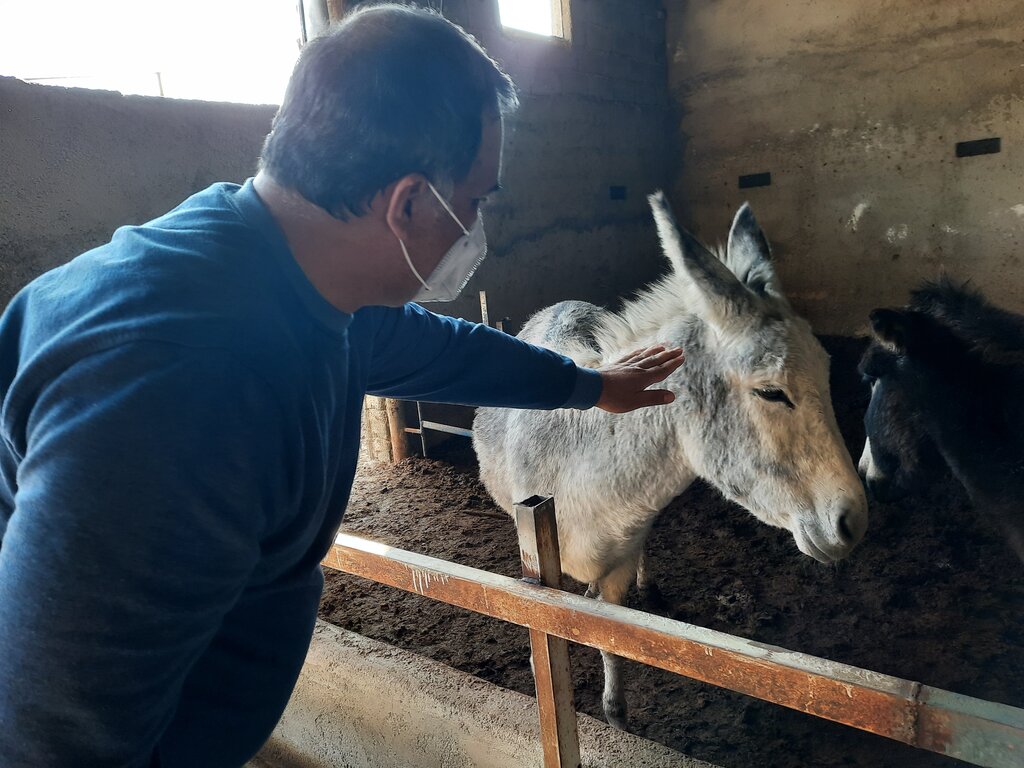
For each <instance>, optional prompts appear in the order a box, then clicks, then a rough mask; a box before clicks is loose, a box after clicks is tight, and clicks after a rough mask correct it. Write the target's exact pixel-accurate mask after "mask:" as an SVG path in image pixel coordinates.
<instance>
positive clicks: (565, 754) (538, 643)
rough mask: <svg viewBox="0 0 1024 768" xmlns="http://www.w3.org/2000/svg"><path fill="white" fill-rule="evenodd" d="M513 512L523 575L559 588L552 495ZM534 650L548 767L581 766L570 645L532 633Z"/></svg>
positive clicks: (537, 632)
mask: <svg viewBox="0 0 1024 768" xmlns="http://www.w3.org/2000/svg"><path fill="white" fill-rule="evenodd" d="M515 509H516V528H517V530H518V532H519V555H520V559H521V560H522V565H523V577H524V578H526V579H528V580H530V581H532V582H534V583H537V584H539V585H541V586H543V587H549V588H553V589H559V590H560V589H561V588H562V560H561V557H560V555H559V552H558V526H557V524H556V522H555V503H554V500H553V499H552V498H551V497H550V496H545V497H539V496H534V497H532V498H530V499H527V500H526V501H524V502H522V503H520V504H516V507H515ZM530 649H531V651H532V652H533V677H534V682H535V683H536V687H537V708H538V710H539V712H540V736H541V742H542V744H543V746H544V768H581V761H580V743H579V733H578V732H577V725H576V705H575V703H574V702H573V692H572V668H571V666H570V663H569V644H568V642H566V641H565V640H564V639H563V638H561V637H555V636H553V635H549V634H547V633H545V632H542V631H541V630H538V629H531V630H530Z"/></svg>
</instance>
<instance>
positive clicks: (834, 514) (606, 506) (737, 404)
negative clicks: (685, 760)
mask: <svg viewBox="0 0 1024 768" xmlns="http://www.w3.org/2000/svg"><path fill="white" fill-rule="evenodd" d="M649 200H650V204H651V208H652V210H653V212H654V219H655V222H656V224H657V228H658V234H659V235H660V237H661V243H662V247H663V249H664V251H665V254H666V255H667V256H668V259H669V261H670V262H671V265H672V271H671V273H670V274H669V275H668V276H666V277H664V278H662V279H661V280H660V281H659V282H657V283H654V284H653V285H650V286H648V287H647V288H646V289H644V290H643V291H641V292H640V293H639V294H638V295H637V296H636V297H635V298H634V299H632V300H631V301H629V302H627V303H626V304H625V305H624V306H623V308H622V309H621V310H619V311H617V312H611V311H608V310H605V309H601V308H600V307H596V306H594V305H593V304H588V303H585V302H581V301H564V302H561V303H559V304H556V305H554V306H552V307H548V308H547V309H543V310H541V311H540V312H538V313H537V314H535V315H534V316H533V317H532V318H530V320H529V321H528V322H527V323H526V325H525V326H524V328H523V330H522V332H521V333H520V334H519V338H521V339H523V340H525V341H529V342H532V343H534V344H539V345H541V346H545V347H548V348H550V349H554V350H557V351H559V352H561V353H563V354H565V355H568V356H569V357H571V358H573V359H574V360H575V361H576V362H577V363H579V364H581V365H586V366H590V367H597V366H599V365H601V364H603V363H605V362H608V361H611V360H615V359H618V358H620V357H621V356H622V355H623V354H624V353H626V352H628V351H630V350H633V349H636V348H639V347H644V346H653V345H655V344H660V343H664V344H669V345H673V346H681V347H682V348H683V349H684V350H685V352H686V362H685V363H684V364H683V366H682V367H681V368H680V369H679V370H678V371H677V372H675V373H674V374H673V375H672V376H671V377H670V378H669V379H668V381H667V382H666V386H667V387H669V388H671V389H673V390H674V391H675V392H676V393H677V396H676V400H675V402H673V403H672V404H670V405H667V406H661V407H657V408H645V409H641V410H639V411H634V412H632V413H627V414H622V415H612V414H609V413H606V412H604V411H601V410H598V409H592V410H589V411H574V410H560V411H515V410H504V409H495V408H482V409H480V410H479V411H478V412H477V415H476V420H475V422H474V425H473V444H474V447H475V449H476V452H477V455H478V457H479V460H480V475H481V478H482V480H483V482H484V484H485V485H486V487H487V490H488V491H489V492H490V494H491V495H492V496H493V497H494V500H495V501H496V502H497V503H498V505H499V506H501V507H502V508H503V509H504V510H505V511H506V512H508V513H509V514H513V505H514V504H515V502H517V501H520V500H523V499H526V498H528V497H529V496H532V495H534V494H552V495H554V497H555V506H556V511H557V518H558V538H559V545H560V547H561V554H562V570H563V571H564V572H565V573H567V574H568V575H570V576H572V577H573V578H575V579H578V580H579V581H581V582H584V583H587V584H589V585H590V594H598V593H599V594H600V597H601V599H602V600H606V601H608V602H611V603H616V604H622V602H623V601H624V599H625V596H626V592H627V591H628V589H629V587H630V585H631V584H632V583H633V581H634V579H636V580H637V582H638V584H639V585H640V586H641V587H642V588H643V587H645V586H647V585H645V584H644V582H645V575H644V573H643V558H642V553H643V547H644V541H645V540H646V538H647V535H648V533H649V532H650V529H651V525H652V524H653V522H654V519H655V518H656V517H657V515H658V513H659V512H660V511H661V510H662V509H663V508H664V507H665V506H666V505H667V504H668V503H669V502H670V501H671V500H672V499H673V498H675V497H676V496H678V495H679V494H680V493H682V492H683V491H684V490H686V488H687V487H688V486H689V485H690V484H691V483H692V482H693V481H694V480H695V479H696V478H698V477H702V478H704V479H705V480H707V481H708V482H709V483H711V484H712V485H714V486H715V487H716V488H718V490H719V491H721V493H722V494H723V495H725V496H726V497H727V498H729V499H731V500H732V501H735V502H736V503H738V504H740V505H742V506H743V507H745V508H746V509H748V510H749V511H750V512H752V513H753V514H754V515H755V516H756V517H757V518H759V519H760V520H762V521H763V522H765V523H767V524H769V525H773V526H778V527H780V528H785V529H787V530H789V531H790V532H791V533H792V534H793V538H794V539H795V541H796V545H797V547H798V548H799V549H800V551H801V552H803V553H804V554H806V555H809V556H811V557H813V558H814V559H816V560H820V561H821V562H823V563H831V562H834V561H837V560H839V559H841V558H843V557H845V556H846V555H848V554H849V553H850V551H851V550H852V549H853V548H854V546H856V544H857V543H858V542H859V541H860V540H861V538H862V537H863V536H864V532H865V530H866V529H867V524H868V513H867V502H866V501H865V497H864V491H863V488H862V486H861V482H860V479H859V478H858V476H857V472H856V471H855V469H854V466H853V462H852V461H851V459H850V455H849V453H847V450H846V448H845V446H844V444H843V439H842V437H841V436H840V434H839V428H838V426H837V425H836V420H835V415H834V414H833V412H832V403H831V400H830V397H829V384H828V356H827V355H826V354H825V351H824V349H822V347H821V345H820V344H819V343H818V341H817V339H815V337H814V335H813V334H812V333H811V328H810V326H809V325H808V323H807V322H806V321H805V320H803V319H802V318H800V317H797V316H796V314H794V312H793V310H792V309H791V308H790V306H789V303H788V302H787V301H786V298H785V297H784V296H783V293H782V289H781V287H780V286H779V281H778V278H777V277H776V276H775V272H774V270H773V268H772V264H771V260H770V251H769V246H768V241H767V240H766V238H765V236H764V234H763V233H762V232H761V229H760V227H759V226H758V224H757V222H756V220H755V219H754V215H753V213H752V212H751V210H750V207H749V206H748V205H744V206H743V207H742V208H740V210H739V212H738V213H737V214H736V218H735V220H734V221H733V225H732V230H731V231H730V233H729V243H728V248H727V250H726V252H725V253H724V254H722V255H719V256H716V255H715V254H713V253H712V252H711V251H709V250H708V249H707V248H706V247H704V246H703V245H702V244H701V243H700V242H698V241H697V240H696V239H695V238H694V237H693V236H692V235H690V234H689V233H688V232H685V231H682V232H680V231H679V230H678V229H677V228H676V225H675V222H674V220H673V217H672V213H671V210H670V209H669V206H668V203H667V201H666V200H665V197H664V195H663V194H662V193H661V192H658V193H656V194H654V195H651V197H650V198H649ZM603 658H604V671H605V687H604V696H603V704H604V712H605V717H606V718H607V719H608V722H609V723H611V724H612V725H614V726H616V727H618V728H626V726H627V709H626V700H625V694H624V690H623V687H622V676H621V664H622V660H621V659H620V658H618V657H616V656H614V655H611V654H607V653H605V654H603Z"/></svg>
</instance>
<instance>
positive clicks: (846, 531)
mask: <svg viewBox="0 0 1024 768" xmlns="http://www.w3.org/2000/svg"><path fill="white" fill-rule="evenodd" d="M839 538H840V539H842V541H843V544H850V543H852V542H853V541H855V540H856V538H857V536H856V534H854V532H853V530H852V529H851V528H850V513H849V512H843V513H842V514H841V515H840V516H839Z"/></svg>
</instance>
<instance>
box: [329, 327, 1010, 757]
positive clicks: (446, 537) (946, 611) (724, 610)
mask: <svg viewBox="0 0 1024 768" xmlns="http://www.w3.org/2000/svg"><path fill="white" fill-rule="evenodd" d="M825 342H826V346H827V347H828V348H829V351H830V352H831V354H832V356H833V363H832V368H833V397H834V399H835V401H836V416H837V418H838V419H839V424H840V427H841V428H842V430H843V433H844V435H845V436H846V438H847V440H848V441H849V445H850V448H851V451H852V452H853V454H854V457H855V460H856V458H857V457H858V456H859V454H860V449H861V446H862V445H863V426H862V423H861V418H862V416H863V412H864V408H865V406H866V405H867V392H866V390H865V389H864V388H863V387H862V386H861V384H860V382H859V379H858V377H857V375H856V373H855V370H854V368H855V366H856V362H857V358H858V357H859V353H860V350H861V349H862V343H861V342H858V341H855V340H850V339H826V340H825ZM439 453H440V452H439ZM444 458H445V459H446V461H439V460H433V459H431V460H425V459H409V460H407V461H405V462H403V463H402V464H400V465H398V466H394V467H383V468H377V469H374V470H370V471H365V472H363V473H362V474H361V475H360V476H359V478H358V479H357V483H356V487H355V488H354V491H353V496H352V502H351V504H350V507H349V510H348V513H347V517H346V522H345V530H347V531H348V532H351V533H355V534H357V535H361V536H366V537H369V538H373V539H377V540H380V541H384V542H387V543H388V544H391V545H394V546H398V547H402V548H404V549H409V550H413V551H416V552H422V553H424V554H428V555H433V556H435V557H441V558H445V559H449V560H453V561H455V562H459V563H464V564H466V565H470V566H475V567H477V568H483V569H486V570H489V571H493V572H495V573H501V574H505V575H508V576H515V577H518V576H519V560H518V547H517V544H516V537H515V531H514V529H513V526H512V524H511V521H510V520H509V519H508V518H507V517H504V516H494V515H495V513H498V510H497V508H496V507H495V506H494V505H493V503H492V502H491V500H490V498H489V497H488V495H487V492H486V491H485V490H484V488H483V486H482V485H481V484H480V483H479V481H478V480H477V472H476V466H475V464H474V460H473V455H472V452H471V450H470V449H469V448H468V441H465V440H461V441H460V440H455V441H452V443H451V444H450V445H449V446H447V448H446V452H445V454H444ZM648 555H649V563H650V567H651V569H652V572H653V574H654V576H655V578H656V579H657V581H658V583H659V585H660V587H661V590H662V592H663V593H664V595H665V597H666V599H667V601H668V607H667V608H666V609H664V610H661V611H659V612H660V613H663V614H664V615H667V616H671V617H673V618H677V619H680V620H684V621H688V622H691V623H694V624H699V625H703V626H707V627H711V628H713V629H717V630H722V631H724V632H729V633H731V634H735V635H740V636H743V637H748V638H753V639H756V640H758V641H761V642H765V643H770V644H773V645H779V646H782V647H784V648H789V649H793V650H799V651H803V652H805V653H810V654H814V655H816V656H823V657H825V658H829V659H834V660H836V661H841V662H845V663H848V664H853V665H856V666H859V667H866V668H868V669H872V670H876V671H879V672H883V673H887V674H890V675H896V676H899V677H904V678H908V679H911V680H918V681H921V682H923V683H926V684H928V685H933V686H938V687H940V688H946V689H948V690H952V691H956V692H959V693H965V694H969V695H972V696H978V697H981V698H985V699H990V700H992V701H997V702H1003V703H1006V704H1012V705H1014V706H1018V707H1022V706H1024V626H1022V620H1021V615H1020V614H1021V608H1022V606H1024V567H1022V566H1021V564H1020V563H1019V562H1018V561H1017V560H1016V558H1015V557H1014V556H1013V554H1012V553H1011V552H1010V550H1009V548H1007V547H1006V546H1005V545H1004V543H1003V542H1002V539H1001V537H1000V535H999V534H998V532H996V531H995V530H994V529H992V528H991V527H990V526H989V525H988V524H987V522H986V521H985V520H983V519H981V518H980V517H979V515H977V514H976V513H975V512H974V511H972V510H971V508H970V506H969V505H968V504H967V502H966V500H965V498H964V496H963V494H962V492H961V491H960V490H959V489H958V487H957V486H956V485H955V484H954V483H953V482H951V481H950V482H946V483H945V484H942V485H941V486H939V487H936V488H935V489H934V491H933V493H932V494H930V496H929V498H927V499H919V500H914V501H910V502H904V503H901V504H900V505H898V506H897V505H883V504H874V505H873V506H872V509H871V524H870V529H869V532H868V535H867V538H866V539H865V541H864V543H863V544H861V546H860V547H859V548H858V549H857V550H856V551H855V552H854V554H853V555H852V556H851V558H850V559H849V560H848V561H846V562H843V563H841V564H839V565H838V566H837V567H827V566H822V565H820V564H818V563H816V562H814V561H812V560H811V559H809V558H806V557H804V556H803V555H801V554H800V553H799V552H798V551H797V549H796V546H795V544H794V543H793V540H792V537H791V536H790V535H789V534H788V533H787V532H784V531H780V530H775V529H770V528H767V527H765V526H764V525H761V524H760V523H758V522H757V521H756V520H755V519H754V518H753V516H751V515H750V514H749V513H747V512H745V511H744V510H742V509H741V508H739V507H737V506H735V505H733V504H731V503H729V502H726V501H724V500H723V499H722V498H721V497H720V496H719V495H718V493H717V492H715V491H714V490H712V489H711V488H709V487H708V486H705V485H703V484H697V485H696V486H694V487H692V488H690V489H689V490H688V491H687V492H686V493H684V494H683V495H682V496H680V497H679V498H677V499H676V500H675V501H673V502H672V504H671V505H669V507H668V508H667V509H666V510H665V511H664V512H663V513H662V515H661V516H660V518H659V520H658V522H657V524H656V526H655V528H654V532H653V535H652V537H651V540H650V542H649V547H648ZM567 583H569V580H567ZM574 586H575V587H577V588H578V591H580V592H582V591H583V588H582V586H579V585H574ZM631 597H632V598H633V603H632V605H634V607H640V606H637V605H636V598H635V595H633V596H631ZM321 616H322V617H323V618H324V619H326V620H327V621H330V622H332V623H335V624H338V625H340V626H343V627H346V628H348V629H351V630H353V631H355V632H359V633H361V634H364V635H367V636H369V637H373V638H376V639H379V640H383V641H385V642H388V643H392V644H394V645H397V646H400V647H402V648H407V649H410V650H414V651H417V652H419V653H422V654H424V655H426V656H429V657H431V658H434V659H437V660H439V661H442V662H444V663H446V664H449V665H451V666H453V667H457V668H459V669H462V670H465V671H467V672H470V673H472V674H474V675H477V676H479V677H482V678H484V679H485V680H489V681H491V682H493V683H497V684H498V685H502V686H505V687H508V688H512V689H515V690H517V691H521V692H523V693H527V694H532V693H533V681H532V677H531V675H530V665H529V642H528V637H527V632H526V630H524V629H521V628H519V627H515V626H511V625H508V624H504V623H503V622H499V621H495V620H493V619H488V618H485V617H482V616H479V615H476V614H472V613H469V612H467V611H464V610H462V609H458V608H453V607H451V606H448V605H444V604H441V603H435V602H432V601H430V600H427V599H425V598H421V597H419V596H417V595H411V594H407V593H404V592H399V591H397V590H394V589H391V588H388V587H383V586H380V585H377V584H371V583H368V582H366V581H364V580H362V579H359V578H356V577H351V576H347V575H345V574H339V573H334V572H329V573H328V576H327V587H326V590H325V593H324V598H323V602H322V605H321ZM572 664H573V674H574V678H575V685H576V689H575V692H576V704H577V707H578V708H579V709H580V710H582V711H584V712H587V713H588V714H591V715H593V716H595V717H599V718H600V717H601V702H600V698H601V681H602V677H601V664H600V657H599V655H598V653H597V652H596V651H593V650H591V649H589V648H584V647H580V646H574V647H573V650H572ZM626 680H627V691H628V700H629V705H630V719H631V726H632V729H633V730H634V731H635V732H637V733H639V734H641V735H643V736H645V737H647V738H649V739H653V740H655V741H659V742H661V743H663V744H667V745H668V746H670V747H673V748H675V749H677V750H679V751H681V752H685V753H687V754H689V755H692V756H694V757H697V758H701V759H704V760H708V761H710V762H713V763H716V764H719V765H721V766H724V768H753V767H755V766H756V767H758V768H760V767H761V766H771V767H772V768H775V767H776V766H778V767H780V768H782V767H789V766H794V767H795V766H863V767H864V768H881V767H883V766H899V768H916V767H917V766H955V765H962V763H959V762H957V761H954V760H951V759H948V758H944V757H940V756H938V755H934V754H930V753H925V752H923V751H919V750H914V749H911V748H910V747H906V746H904V745H902V744H898V743H896V742H892V741H889V740H887V739H883V738H880V737H876V736H872V735H870V734H866V733H862V732H859V731H856V730H854V729H852V728H846V727H843V726H839V725H835V724H832V723H828V722H825V721H822V720H818V719H816V718H812V717H810V716H807V715H803V714H800V713H798V712H794V711H791V710H788V709H784V708H782V707H778V706H775V705H772V704H768V703H766V702H761V701H758V700H755V699H751V698H748V697H746V696H743V695H741V694H736V693H732V692H730V691H726V690H722V689H719V688H715V687H712V686H708V685H705V684H702V683H697V682H694V681H690V680H687V679H685V678H681V677H677V676H675V675H672V674H670V673H668V672H663V671H661V670H658V669H652V668H649V667H645V666H642V665H639V664H633V663H627V667H626Z"/></svg>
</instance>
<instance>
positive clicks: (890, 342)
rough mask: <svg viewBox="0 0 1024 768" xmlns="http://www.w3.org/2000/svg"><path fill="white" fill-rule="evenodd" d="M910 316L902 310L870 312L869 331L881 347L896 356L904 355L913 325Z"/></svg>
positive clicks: (909, 341) (876, 310)
mask: <svg viewBox="0 0 1024 768" xmlns="http://www.w3.org/2000/svg"><path fill="white" fill-rule="evenodd" d="M911 314H912V313H911V312H907V311H906V310H902V309H875V310H872V312H871V315H870V318H871V331H872V332H873V333H874V334H875V338H876V339H878V341H879V342H880V343H881V344H882V345H883V346H885V347H887V348H888V349H890V350H892V351H893V352H895V353H896V354H898V355H903V354H906V352H907V347H908V346H909V345H910V344H911V337H912V335H913V328H914V325H915V323H914V321H913V318H912V317H911Z"/></svg>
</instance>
